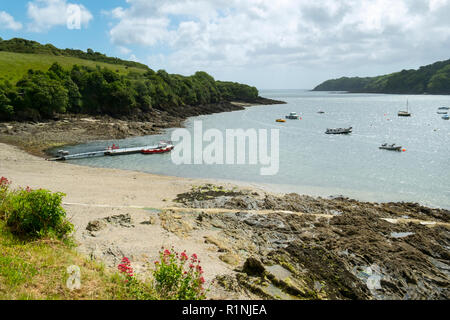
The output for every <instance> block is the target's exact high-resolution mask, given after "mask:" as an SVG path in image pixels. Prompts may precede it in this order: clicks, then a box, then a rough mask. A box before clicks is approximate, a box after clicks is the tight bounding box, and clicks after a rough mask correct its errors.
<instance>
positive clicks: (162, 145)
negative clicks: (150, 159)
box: [141, 142, 175, 154]
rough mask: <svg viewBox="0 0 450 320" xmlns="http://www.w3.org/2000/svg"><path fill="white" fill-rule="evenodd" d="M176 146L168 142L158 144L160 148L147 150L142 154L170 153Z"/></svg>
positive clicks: (142, 151) (143, 150)
mask: <svg viewBox="0 0 450 320" xmlns="http://www.w3.org/2000/svg"><path fill="white" fill-rule="evenodd" d="M174 147H175V146H174V145H173V144H171V143H168V142H160V143H159V144H158V146H156V147H154V148H146V149H142V150H141V153H142V154H156V153H166V152H170V151H172V150H173V148H174Z"/></svg>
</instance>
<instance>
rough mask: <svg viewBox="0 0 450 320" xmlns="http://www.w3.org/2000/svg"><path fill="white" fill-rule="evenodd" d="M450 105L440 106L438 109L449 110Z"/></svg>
mask: <svg viewBox="0 0 450 320" xmlns="http://www.w3.org/2000/svg"><path fill="white" fill-rule="evenodd" d="M449 109H450V107H439V108H438V110H449Z"/></svg>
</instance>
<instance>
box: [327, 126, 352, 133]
mask: <svg viewBox="0 0 450 320" xmlns="http://www.w3.org/2000/svg"><path fill="white" fill-rule="evenodd" d="M352 130H353V128H352V127H350V128H336V129H327V131H325V133H326V134H349V133H352Z"/></svg>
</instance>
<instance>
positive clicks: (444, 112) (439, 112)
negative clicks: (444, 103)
mask: <svg viewBox="0 0 450 320" xmlns="http://www.w3.org/2000/svg"><path fill="white" fill-rule="evenodd" d="M447 113H448V112H447V111H438V112H437V114H447Z"/></svg>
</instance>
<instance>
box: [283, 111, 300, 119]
mask: <svg viewBox="0 0 450 320" xmlns="http://www.w3.org/2000/svg"><path fill="white" fill-rule="evenodd" d="M286 119H290V120H299V119H300V116H299V115H298V114H297V112H291V113H289V115H287V116H286Z"/></svg>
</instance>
